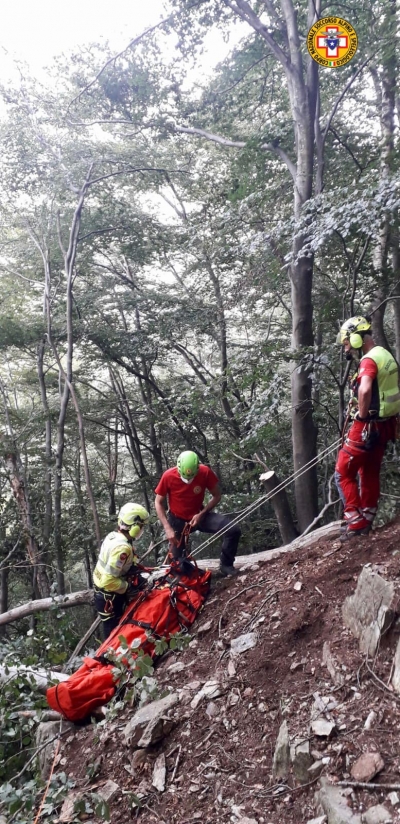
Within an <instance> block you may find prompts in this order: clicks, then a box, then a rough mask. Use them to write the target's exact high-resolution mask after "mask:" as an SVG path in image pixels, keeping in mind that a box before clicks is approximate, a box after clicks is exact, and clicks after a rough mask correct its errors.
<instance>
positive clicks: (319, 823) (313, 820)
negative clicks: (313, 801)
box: [307, 815, 328, 824]
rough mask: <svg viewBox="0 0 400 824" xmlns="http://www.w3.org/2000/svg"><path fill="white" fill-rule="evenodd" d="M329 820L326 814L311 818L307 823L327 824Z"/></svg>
mask: <svg viewBox="0 0 400 824" xmlns="http://www.w3.org/2000/svg"><path fill="white" fill-rule="evenodd" d="M327 820H328V819H327V817H326V815H319V816H318V818H310V820H309V821H307V824H326V822H327Z"/></svg>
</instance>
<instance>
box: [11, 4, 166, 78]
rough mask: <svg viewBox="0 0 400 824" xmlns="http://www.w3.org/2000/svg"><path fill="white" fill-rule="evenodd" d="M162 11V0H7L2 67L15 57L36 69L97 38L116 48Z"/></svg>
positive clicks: (151, 21)
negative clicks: (16, 0)
mask: <svg viewBox="0 0 400 824" xmlns="http://www.w3.org/2000/svg"><path fill="white" fill-rule="evenodd" d="M162 17H163V2H162V0H146V3H141V2H139V0H113V2H112V3H110V2H108V0H83V2H82V0H68V2H66V0H60V2H54V0H35V2H32V0H18V2H17V3H13V2H11V1H10V0H7V2H6V3H5V4H4V5H3V8H2V19H1V33H0V46H1V53H0V70H1V73H2V75H3V77H4V73H6V74H8V72H9V71H10V70H11V64H12V61H13V59H15V58H16V59H19V60H23V61H25V62H26V63H28V65H29V66H30V67H31V69H32V70H33V72H35V73H36V72H37V71H40V69H41V68H42V67H43V66H45V65H46V64H47V63H49V62H51V59H52V57H54V56H55V55H57V54H60V53H61V52H68V51H71V50H73V49H74V48H75V47H76V46H79V45H83V44H84V43H89V42H94V41H96V42H101V41H104V40H109V42H110V43H111V45H112V47H115V48H116V50H118V49H120V48H123V46H124V45H125V44H126V43H128V42H129V40H130V39H131V38H132V37H133V36H134V35H135V34H138V33H140V32H141V31H143V29H145V28H146V27H147V26H150V25H153V24H154V23H156V22H157V21H158V20H159V19H162Z"/></svg>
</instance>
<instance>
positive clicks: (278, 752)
mask: <svg viewBox="0 0 400 824" xmlns="http://www.w3.org/2000/svg"><path fill="white" fill-rule="evenodd" d="M289 764H290V742H289V730H288V725H287V721H283V722H282V724H281V726H280V728H279V733H278V738H277V740H276V745H275V752H274V758H273V762H272V772H273V774H274V776H275V778H286V776H287V774H288V772H289Z"/></svg>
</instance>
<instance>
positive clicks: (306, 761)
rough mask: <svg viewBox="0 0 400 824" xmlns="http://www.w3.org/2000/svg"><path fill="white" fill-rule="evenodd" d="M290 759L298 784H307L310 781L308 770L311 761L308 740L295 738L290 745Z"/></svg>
mask: <svg viewBox="0 0 400 824" xmlns="http://www.w3.org/2000/svg"><path fill="white" fill-rule="evenodd" d="M290 760H291V762H292V765H293V772H294V774H295V776H296V778H297V780H298V781H299V782H300V784H307V783H308V782H309V781H310V774H309V772H308V770H309V768H310V767H311V764H312V762H313V759H312V755H311V753H310V742H309V741H304V739H302V738H295V739H294V741H293V743H292V744H291V746H290Z"/></svg>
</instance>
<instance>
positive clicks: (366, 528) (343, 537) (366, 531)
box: [339, 526, 371, 544]
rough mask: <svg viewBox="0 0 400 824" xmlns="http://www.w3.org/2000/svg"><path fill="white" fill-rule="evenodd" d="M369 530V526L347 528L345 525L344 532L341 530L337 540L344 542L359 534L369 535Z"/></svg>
mask: <svg viewBox="0 0 400 824" xmlns="http://www.w3.org/2000/svg"><path fill="white" fill-rule="evenodd" d="M370 532H371V527H370V526H364V527H362V528H361V529H349V528H348V527H347V529H346V530H345V532H342V534H341V536H340V538H339V540H340V543H341V544H346V543H347V541H351V540H352V539H353V538H357V537H359V536H360V535H369V533H370Z"/></svg>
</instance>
